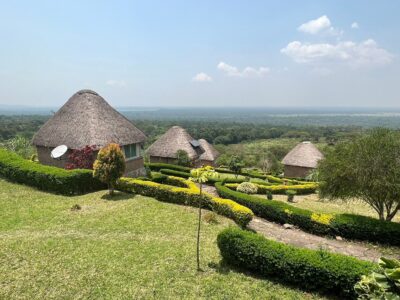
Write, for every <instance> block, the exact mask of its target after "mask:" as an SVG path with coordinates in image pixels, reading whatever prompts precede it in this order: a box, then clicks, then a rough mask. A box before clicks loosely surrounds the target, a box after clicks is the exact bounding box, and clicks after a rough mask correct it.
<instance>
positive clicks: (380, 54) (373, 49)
mask: <svg viewBox="0 0 400 300" xmlns="http://www.w3.org/2000/svg"><path fill="white" fill-rule="evenodd" d="M281 53H283V54H286V55H287V56H289V57H291V58H292V59H293V60H294V61H295V62H297V63H311V64H315V65H318V64H332V63H339V64H345V65H348V66H351V67H363V66H367V67H368V66H369V67H371V66H382V65H386V64H388V63H390V62H392V60H393V55H392V54H391V53H389V52H388V51H387V50H385V49H383V48H380V47H379V46H378V44H377V43H376V42H375V41H374V40H372V39H368V40H365V41H363V42H361V43H355V42H352V41H343V42H338V43H336V44H329V43H319V44H308V43H304V44H303V43H301V42H299V41H293V42H291V43H289V44H288V45H287V46H286V47H285V48H283V49H281Z"/></svg>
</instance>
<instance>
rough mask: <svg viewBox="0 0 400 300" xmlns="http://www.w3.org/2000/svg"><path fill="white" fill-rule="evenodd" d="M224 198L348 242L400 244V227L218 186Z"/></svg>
mask: <svg viewBox="0 0 400 300" xmlns="http://www.w3.org/2000/svg"><path fill="white" fill-rule="evenodd" d="M215 187H216V188H217V190H218V193H219V194H220V195H221V197H224V198H229V199H232V200H234V201H236V202H238V203H240V204H242V205H244V206H246V207H248V208H250V209H251V210H252V211H253V212H254V214H255V215H257V216H259V217H261V218H264V219H267V220H270V221H273V222H277V223H280V224H285V223H290V224H293V225H296V226H298V227H300V228H301V229H303V230H305V231H308V232H311V233H314V234H319V235H331V236H337V235H339V236H341V237H344V238H348V239H356V240H364V241H371V242H378V243H383V244H389V245H394V246H399V245H400V224H399V223H394V222H387V221H380V220H377V219H374V218H371V217H365V216H360V215H351V214H335V215H333V214H316V213H314V212H312V211H310V210H307V209H302V208H298V207H295V206H292V205H290V204H287V203H284V202H281V201H275V200H272V201H270V200H266V199H262V198H259V197H256V196H251V195H246V194H244V193H240V192H237V191H233V190H231V189H230V188H228V187H226V186H223V185H222V184H221V183H216V184H215Z"/></svg>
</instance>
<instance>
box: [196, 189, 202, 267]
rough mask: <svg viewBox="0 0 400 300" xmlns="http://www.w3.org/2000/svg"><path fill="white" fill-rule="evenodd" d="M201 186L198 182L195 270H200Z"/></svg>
mask: <svg viewBox="0 0 400 300" xmlns="http://www.w3.org/2000/svg"><path fill="white" fill-rule="evenodd" d="M202 187H203V184H202V183H200V199H199V222H198V224H197V271H201V268H200V229H201V202H202V201H201V200H202V197H201V196H202Z"/></svg>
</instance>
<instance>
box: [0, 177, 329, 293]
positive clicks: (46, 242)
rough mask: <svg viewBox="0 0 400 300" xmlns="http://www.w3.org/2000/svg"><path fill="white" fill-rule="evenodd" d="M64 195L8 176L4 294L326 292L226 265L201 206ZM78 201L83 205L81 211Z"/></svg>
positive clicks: (1, 259)
mask: <svg viewBox="0 0 400 300" xmlns="http://www.w3.org/2000/svg"><path fill="white" fill-rule="evenodd" d="M105 194H106V192H104V191H103V192H97V193H93V194H89V195H85V196H79V197H64V196H55V195H52V194H47V193H43V192H39V191H36V190H34V189H31V188H28V187H24V186H21V185H16V184H11V183H8V182H5V181H3V180H0V212H1V218H0V299H15V298H18V299H55V298H56V299H59V298H62V299H72V298H74V299H88V298H89V299H111V298H112V299H132V298H134V299H321V297H320V296H317V295H312V294H309V293H304V292H301V291H299V290H296V289H291V288H288V287H285V286H283V285H281V284H277V283H273V282H271V281H268V280H264V279H259V278H255V277H252V276H248V275H246V274H243V273H241V272H238V271H234V270H231V269H230V268H228V267H225V266H221V265H220V260H221V257H220V255H219V251H218V248H217V245H216V236H217V234H218V232H220V231H221V230H222V229H223V228H225V227H226V226H234V225H233V223H232V221H230V220H228V219H226V218H223V217H218V220H219V224H212V225H211V224H207V223H204V226H203V237H202V266H203V269H204V272H202V273H197V272H196V271H195V269H196V264H195V256H194V254H195V236H196V235H195V229H196V210H195V209H194V208H189V207H183V206H177V205H172V204H167V203H162V202H159V201H156V200H154V199H152V198H147V197H142V196H132V195H127V194H119V195H118V198H117V199H118V200H117V201H110V200H107V199H106V197H104V196H105ZM74 204H79V205H80V206H81V207H82V209H81V210H78V211H73V210H71V207H72V206H73V205H74Z"/></svg>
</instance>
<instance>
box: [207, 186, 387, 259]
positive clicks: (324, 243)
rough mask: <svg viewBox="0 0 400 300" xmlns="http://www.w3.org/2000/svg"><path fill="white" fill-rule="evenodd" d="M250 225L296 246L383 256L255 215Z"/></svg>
mask: <svg viewBox="0 0 400 300" xmlns="http://www.w3.org/2000/svg"><path fill="white" fill-rule="evenodd" d="M203 191H204V192H206V193H209V194H211V195H213V196H217V195H218V193H217V190H216V189H215V187H213V186H203ZM248 227H249V228H250V229H252V230H254V231H256V232H257V233H259V234H262V235H264V236H265V237H267V238H269V239H271V240H274V241H277V242H282V243H285V244H288V245H293V246H296V247H301V248H307V249H313V250H319V249H324V250H327V251H330V252H335V253H341V254H345V255H349V256H353V257H356V258H358V259H362V260H368V261H375V262H376V261H378V259H379V258H380V257H381V256H382V254H381V253H380V252H379V251H378V250H377V249H374V247H373V246H367V245H365V244H362V243H357V242H349V241H344V240H341V241H340V240H336V239H331V238H326V237H322V236H317V235H314V234H311V233H307V232H304V231H302V230H300V229H297V228H295V227H292V228H290V229H287V228H285V227H284V226H282V225H280V224H277V223H273V222H269V221H267V220H265V219H262V218H258V217H254V218H253V220H252V221H251V222H250V224H249V225H248Z"/></svg>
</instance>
